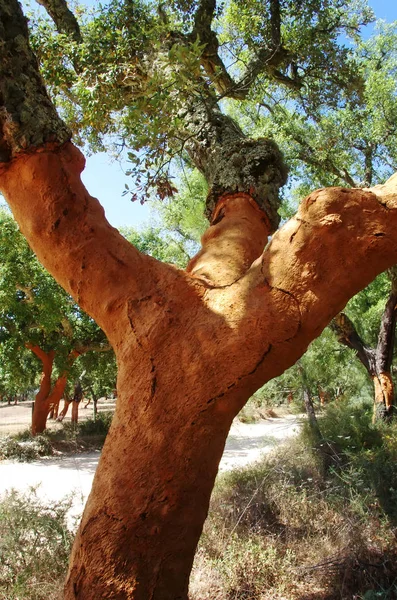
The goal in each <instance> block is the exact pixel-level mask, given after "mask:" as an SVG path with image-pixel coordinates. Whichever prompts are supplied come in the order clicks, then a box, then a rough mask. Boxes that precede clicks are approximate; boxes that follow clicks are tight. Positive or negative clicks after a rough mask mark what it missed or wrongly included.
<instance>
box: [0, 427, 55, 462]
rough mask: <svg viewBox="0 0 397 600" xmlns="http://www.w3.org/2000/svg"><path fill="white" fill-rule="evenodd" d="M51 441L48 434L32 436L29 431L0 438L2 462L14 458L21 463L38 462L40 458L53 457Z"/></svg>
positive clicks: (0, 457) (0, 458)
mask: <svg viewBox="0 0 397 600" xmlns="http://www.w3.org/2000/svg"><path fill="white" fill-rule="evenodd" d="M52 453H53V451H52V445H51V440H50V438H49V436H48V435H47V434H41V435H36V436H34V437H33V436H32V434H31V433H30V432H29V431H24V432H23V433H20V434H17V435H14V436H6V437H3V438H0V460H4V459H7V458H13V459H16V460H19V461H25V462H28V461H31V460H36V459H37V458H39V457H40V456H51V454H52Z"/></svg>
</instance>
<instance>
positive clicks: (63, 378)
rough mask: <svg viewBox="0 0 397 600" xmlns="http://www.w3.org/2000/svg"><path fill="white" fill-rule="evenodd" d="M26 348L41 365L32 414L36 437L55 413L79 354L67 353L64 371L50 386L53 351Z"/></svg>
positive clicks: (29, 345)
mask: <svg viewBox="0 0 397 600" xmlns="http://www.w3.org/2000/svg"><path fill="white" fill-rule="evenodd" d="M26 346H27V348H29V349H30V350H31V351H32V352H33V353H34V354H35V355H36V356H37V357H38V358H39V359H40V360H41V362H42V365H43V373H42V377H41V382H40V389H39V391H38V392H37V394H36V397H35V401H34V408H33V414H32V434H33V435H37V434H38V433H42V432H43V431H44V430H45V428H46V425H47V419H48V416H49V414H50V413H51V411H54V414H55V412H56V413H57V411H58V406H59V402H60V400H61V398H62V396H63V393H64V391H65V387H66V383H67V378H68V371H69V369H70V368H71V366H72V365H73V363H74V361H75V360H76V358H77V357H78V356H79V352H78V351H77V350H72V351H71V352H70V353H69V356H68V360H67V367H66V369H65V370H64V372H63V373H62V374H61V375H60V376H59V377H58V378H57V380H56V382H55V383H54V385H53V386H52V383H51V376H52V369H53V364H54V358H55V352H54V350H50V352H44V350H42V349H41V348H40V347H39V346H35V345H33V344H26Z"/></svg>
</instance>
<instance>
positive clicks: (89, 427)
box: [78, 411, 114, 436]
mask: <svg viewBox="0 0 397 600" xmlns="http://www.w3.org/2000/svg"><path fill="white" fill-rule="evenodd" d="M113 414H114V413H113V412H112V411H106V412H100V413H98V414H97V416H96V419H95V421H94V419H87V420H86V421H81V423H79V424H78V435H80V436H85V435H104V436H106V435H107V433H108V431H109V427H110V425H111V423H112V419H113Z"/></svg>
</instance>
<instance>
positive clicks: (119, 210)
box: [24, 0, 397, 228]
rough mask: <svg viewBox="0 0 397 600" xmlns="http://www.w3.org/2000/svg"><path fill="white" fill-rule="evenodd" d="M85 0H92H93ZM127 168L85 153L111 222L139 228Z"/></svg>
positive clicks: (143, 210)
mask: <svg viewBox="0 0 397 600" xmlns="http://www.w3.org/2000/svg"><path fill="white" fill-rule="evenodd" d="M85 2H86V3H87V4H88V3H89V4H95V0H85ZM30 3H31V4H35V3H34V2H30V1H29V0H24V4H30ZM368 4H369V5H370V6H371V8H373V10H374V12H375V15H376V17H377V18H379V19H384V20H386V21H388V22H391V21H395V20H397V0H368ZM127 169H128V164H127V163H124V164H122V163H120V162H118V161H115V160H113V159H112V158H111V157H110V156H108V155H106V154H104V153H102V154H96V155H93V156H89V157H87V162H86V168H85V170H84V171H83V174H82V179H83V181H84V183H85V185H86V187H87V189H88V191H89V192H90V194H91V195H92V196H95V197H96V198H98V199H99V200H100V202H101V204H102V205H103V207H104V208H105V212H106V216H107V218H108V220H109V221H110V223H111V224H112V225H114V226H115V227H120V226H122V225H127V226H132V227H138V228H139V227H141V226H142V225H144V224H145V222H146V223H148V222H149V220H150V218H151V215H150V203H148V204H145V205H144V206H141V205H140V204H139V203H137V202H131V201H130V200H129V197H128V196H123V195H122V193H123V191H124V185H125V183H127V184H131V183H132V182H131V179H130V178H128V177H126V175H125V174H124V171H125V170H127Z"/></svg>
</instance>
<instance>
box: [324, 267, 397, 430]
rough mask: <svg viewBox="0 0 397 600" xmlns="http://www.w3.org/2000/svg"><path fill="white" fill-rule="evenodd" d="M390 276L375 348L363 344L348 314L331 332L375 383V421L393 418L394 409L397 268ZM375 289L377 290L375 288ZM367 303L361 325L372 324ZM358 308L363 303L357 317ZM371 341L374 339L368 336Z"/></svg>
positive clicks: (340, 316)
mask: <svg viewBox="0 0 397 600" xmlns="http://www.w3.org/2000/svg"><path fill="white" fill-rule="evenodd" d="M389 275H390V283H389V287H390V290H389V293H388V295H387V299H386V303H385V306H384V309H383V312H382V315H381V317H380V319H379V320H380V324H379V328H378V335H377V343H376V345H375V344H373V346H372V345H371V343H373V342H372V340H370V341H368V343H365V342H364V341H363V339H362V337H361V336H360V334H359V333H358V331H357V328H356V327H355V325H354V323H353V321H352V320H351V319H350V318H349V317H348V315H347V314H346V313H345V312H341V313H339V314H338V315H337V316H336V317H335V318H334V319H333V320H332V322H331V325H330V327H331V329H332V330H333V331H334V332H335V334H336V336H337V339H338V341H339V342H340V343H341V344H344V345H345V346H347V347H348V348H350V349H351V350H353V351H354V353H355V356H356V357H357V359H358V360H359V361H360V362H361V364H362V365H363V366H364V368H365V370H366V371H367V373H368V375H369V376H370V378H371V379H372V382H373V385H374V394H373V396H374V415H373V419H374V421H376V420H378V419H385V418H387V417H388V418H391V416H392V411H393V406H394V396H395V393H394V383H393V378H392V374H391V367H392V363H393V357H394V341H395V330H396V305H397V277H396V271H395V268H393V269H390V271H389ZM382 283H384V279H383V281H381V282H380V284H382ZM378 286H379V282H378ZM372 287H374V285H373V286H372ZM382 287H383V286H382ZM364 294H365V292H362V295H363V296H364ZM367 294H368V292H367ZM385 295H386V294H382V299H383V298H384V296H385ZM364 302H365V300H364ZM364 302H363V299H361V303H360V304H361V311H360V313H359V316H360V317H361V319H360V320H359V321H358V323H359V324H361V323H362V322H365V321H366V320H368V319H366V314H365V312H364V310H363V308H364V306H365V304H364ZM357 305H358V306H357ZM358 307H359V299H357V301H356V314H357V312H358V311H357V308H358ZM368 312H370V313H371V312H374V303H373V301H372V302H369V303H368V304H367V314H368ZM368 316H370V315H368ZM367 329H369V328H367ZM369 333H370V332H369ZM367 335H368V334H367ZM368 337H369V338H371V337H373V335H372V336H371V335H368Z"/></svg>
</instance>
